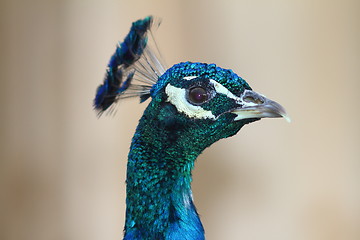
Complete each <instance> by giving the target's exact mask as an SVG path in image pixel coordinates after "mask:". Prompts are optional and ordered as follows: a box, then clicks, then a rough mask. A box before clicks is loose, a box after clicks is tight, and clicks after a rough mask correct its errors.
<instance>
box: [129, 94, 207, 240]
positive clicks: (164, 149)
mask: <svg viewBox="0 0 360 240" xmlns="http://www.w3.org/2000/svg"><path fill="white" fill-rule="evenodd" d="M157 99H158V101H157ZM157 99H153V101H152V102H151V103H150V105H149V106H148V108H147V110H146V111H145V113H144V115H143V117H142V118H141V120H140V123H139V125H138V128H137V130H136V133H135V135H134V138H133V140H132V144H131V148H130V153H129V159H128V166H127V180H126V183H127V199H126V204H127V209H126V223H125V237H124V239H126V240H128V239H129V240H130V239H159V240H162V239H163V240H165V239H182V240H186V239H189V240H190V239H191V240H194V239H199V240H201V239H204V229H203V226H202V224H201V222H200V219H199V217H198V213H197V211H196V208H195V206H194V203H193V200H192V194H191V186H190V184H191V170H192V169H193V165H194V161H195V159H196V157H197V156H198V155H199V154H200V152H201V151H202V150H203V148H205V147H206V146H205V145H204V146H203V147H202V148H194V147H193V145H192V144H188V142H189V141H188V140H187V139H189V138H191V131H190V130H189V129H191V128H187V127H185V119H184V122H183V123H184V124H183V123H182V120H181V119H182V118H181V117H180V115H177V114H176V109H175V108H174V107H173V106H172V105H170V104H165V105H164V104H160V102H161V99H160V97H159V98H157Z"/></svg>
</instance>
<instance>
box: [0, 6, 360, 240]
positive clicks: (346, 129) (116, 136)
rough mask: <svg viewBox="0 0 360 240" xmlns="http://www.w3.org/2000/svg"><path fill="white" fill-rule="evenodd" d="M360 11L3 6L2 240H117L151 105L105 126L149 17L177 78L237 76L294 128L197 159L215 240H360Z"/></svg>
mask: <svg viewBox="0 0 360 240" xmlns="http://www.w3.org/2000/svg"><path fill="white" fill-rule="evenodd" d="M359 3H360V2H359V1H356V0H354V1H350V0H342V1H341V0H338V1H320V0H318V1H310V0H309V1H300V0H298V1H281V0H274V1H205V0H203V1H151V3H150V1H117V0H114V1H90V0H89V1H86V0H83V1H81V0H77V1H75V0H72V1H63V2H61V1H45V0H44V1H41V0H34V1H20V0H5V1H4V0H3V1H1V2H0V21H1V25H0V26H1V32H0V36H1V37H0V50H1V57H0V59H1V64H0V66H1V69H0V70H1V71H0V76H1V87H0V104H1V105H0V106H1V120H0V126H1V132H0V141H1V142H0V146H1V161H0V190H1V192H0V239H4V240H20V239H23V240H25V239H26V240H32V239H34V240H52V239H54V240H57V239H58V240H79V239H87V240H103V239H107V240H110V239H121V236H122V228H123V222H124V208H125V206H124V199H125V184H124V181H125V165H126V156H127V151H128V147H129V143H130V140H131V137H132V134H133V133H134V129H135V127H136V124H137V121H138V119H139V117H140V116H141V114H142V110H143V109H144V107H145V104H142V105H139V104H138V102H137V99H136V100H135V99H134V100H129V101H123V102H121V103H120V104H119V106H118V107H117V114H116V115H115V116H114V117H106V116H104V117H102V118H100V119H97V117H96V114H95V113H94V112H93V111H92V106H91V104H92V99H93V97H94V93H95V89H96V87H97V85H98V84H100V82H101V81H102V79H103V76H104V72H105V66H106V64H107V62H108V59H109V56H110V55H111V54H112V53H113V50H114V47H115V43H116V41H117V40H122V39H123V37H124V36H125V34H126V33H127V31H128V29H129V27H130V24H131V22H132V21H133V20H136V19H138V18H141V17H144V16H146V15H148V14H154V15H156V16H159V17H162V19H163V24H162V26H161V28H160V29H159V31H158V34H157V39H158V43H159V45H160V46H161V49H162V53H163V55H164V56H165V58H166V59H167V62H168V65H169V66H171V65H172V64H174V63H177V62H179V61H185V60H192V61H204V62H215V63H217V64H218V65H220V66H222V67H225V68H232V69H233V70H234V71H235V72H237V73H238V74H239V75H240V76H242V77H244V78H245V79H247V80H248V82H249V83H250V84H251V86H252V87H253V88H254V89H255V90H256V91H258V92H261V93H264V94H266V95H267V96H268V97H270V98H273V99H275V100H277V101H279V102H280V103H282V104H283V105H284V106H285V107H286V108H287V110H288V112H289V114H290V116H291V117H292V119H293V122H292V123H291V124H287V123H286V122H285V121H283V120H279V119H276V120H274V119H271V120H268V119H265V120H262V121H260V122H257V123H254V124H252V125H249V126H246V127H245V128H244V129H243V130H242V131H241V132H240V133H239V134H238V135H237V136H235V137H232V138H230V139H226V140H223V141H220V142H219V143H216V144H215V145H214V146H212V147H211V148H210V149H208V150H206V151H205V153H204V154H203V155H202V156H201V157H200V158H199V160H198V162H197V164H196V170H195V172H194V184H193V188H194V197H195V202H196V204H197V206H198V208H199V211H200V213H201V215H202V220H203V223H204V225H205V229H206V233H207V239H210V240H211V239H254V240H255V239H268V240H270V239H274V240H275V239H276V240H289V239H291V240H298V239H299V240H303V239H306V240H355V239H360V233H359V231H360V230H359V229H360V226H359V225H360V204H359V203H360V164H359V160H360V159H359V148H360V144H359V143H360V139H359V138H360V128H359V117H360V107H359V100H360V99H359V87H360V84H359V82H360V65H359V63H360V44H359V43H360V4H359Z"/></svg>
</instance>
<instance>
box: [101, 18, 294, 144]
mask: <svg viewBox="0 0 360 240" xmlns="http://www.w3.org/2000/svg"><path fill="white" fill-rule="evenodd" d="M155 22H156V21H154V19H153V18H152V17H148V18H145V19H143V20H139V21H137V22H134V23H133V25H132V28H131V29H130V32H129V34H128V35H127V36H126V38H125V40H124V42H123V43H121V44H120V45H119V46H118V48H117V50H116V52H115V53H114V55H113V56H112V58H111V60H110V63H109V65H108V70H107V75H106V77H105V79H104V84H103V85H100V86H99V88H98V91H97V95H96V98H95V101H94V105H95V108H96V109H97V110H99V113H102V112H104V111H106V110H107V109H111V107H112V106H113V103H115V102H117V101H118V100H119V99H121V98H126V97H135V96H139V97H140V99H141V102H144V101H145V100H147V99H148V98H150V97H151V98H152V101H151V102H150V104H149V106H148V107H147V110H146V111H145V113H144V119H152V120H154V121H155V122H152V123H151V124H150V125H151V127H152V128H154V129H155V130H156V131H157V132H158V133H164V132H165V133H166V134H164V136H166V137H167V138H169V139H166V141H168V142H172V143H174V142H179V144H180V145H184V144H183V143H185V142H187V143H186V145H191V146H190V148H189V149H195V148H196V146H199V148H201V149H203V148H204V147H207V146H209V145H210V144H212V143H213V142H216V141H217V140H219V139H221V138H226V137H229V136H232V135H234V134H236V133H237V132H238V131H239V130H240V129H241V127H242V126H244V125H245V124H247V123H250V122H254V121H256V120H259V119H261V118H264V117H284V118H285V119H287V120H289V118H288V117H287V115H286V112H285V110H284V108H283V107H281V105H279V104H278V103H276V102H274V101H272V100H270V99H267V98H266V97H264V96H263V95H261V94H258V93H256V92H254V91H252V90H251V87H250V86H249V85H248V84H247V82H246V81H245V80H244V79H242V78H241V77H239V76H238V75H237V74H235V73H234V72H233V71H232V70H229V69H223V68H220V67H217V66H216V65H215V64H206V63H193V62H183V63H179V64H176V65H174V66H173V67H171V68H169V69H168V70H166V71H165V69H166V68H165V67H164V66H165V64H163V62H162V58H161V54H159V52H158V51H156V50H158V49H157V47H156V48H153V47H151V46H150V44H149V41H148V40H149V39H148V33H149V32H150V33H151V26H153V25H154V23H155ZM155 25H156V24H155ZM149 35H150V36H152V34H149ZM155 46H157V45H156V44H155ZM154 49H156V50H154ZM109 107H110V108H109ZM144 129H147V128H146V127H144ZM146 131H148V132H149V131H150V132H153V129H147V130H146ZM194 139H195V142H194ZM164 140H165V139H164ZM175 140H176V141H175ZM190 142H191V143H190ZM192 143H193V144H192Z"/></svg>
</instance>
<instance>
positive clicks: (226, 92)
mask: <svg viewBox="0 0 360 240" xmlns="http://www.w3.org/2000/svg"><path fill="white" fill-rule="evenodd" d="M210 82H211V83H212V84H213V85H214V88H215V91H216V92H217V93H221V94H224V95H225V96H227V97H228V98H231V99H234V100H235V101H236V102H237V103H239V104H241V105H242V106H243V107H253V106H256V105H258V104H256V103H253V102H246V101H244V99H243V96H246V94H245V93H246V92H247V91H249V90H245V91H244V93H243V94H242V95H241V97H238V96H236V95H234V94H233V93H232V92H230V91H229V89H227V88H226V87H224V86H223V85H222V84H220V83H218V82H217V81H215V80H213V79H210Z"/></svg>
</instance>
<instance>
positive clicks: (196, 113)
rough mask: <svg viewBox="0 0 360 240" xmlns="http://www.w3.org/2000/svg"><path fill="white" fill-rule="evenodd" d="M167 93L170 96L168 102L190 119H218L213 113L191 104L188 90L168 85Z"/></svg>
mask: <svg viewBox="0 0 360 240" xmlns="http://www.w3.org/2000/svg"><path fill="white" fill-rule="evenodd" d="M165 93H166V94H167V95H168V99H167V101H168V102H170V103H171V104H173V105H174V106H175V107H176V109H177V110H178V111H179V112H181V113H184V114H186V115H187V116H188V117H190V118H197V119H206V118H210V119H215V118H216V117H215V116H214V115H213V114H212V112H211V111H208V110H205V109H203V108H202V107H200V106H194V105H192V104H190V103H189V102H188V101H187V100H186V97H185V95H186V90H185V89H183V88H177V87H174V86H172V85H171V84H168V85H167V86H166V88H165Z"/></svg>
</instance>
